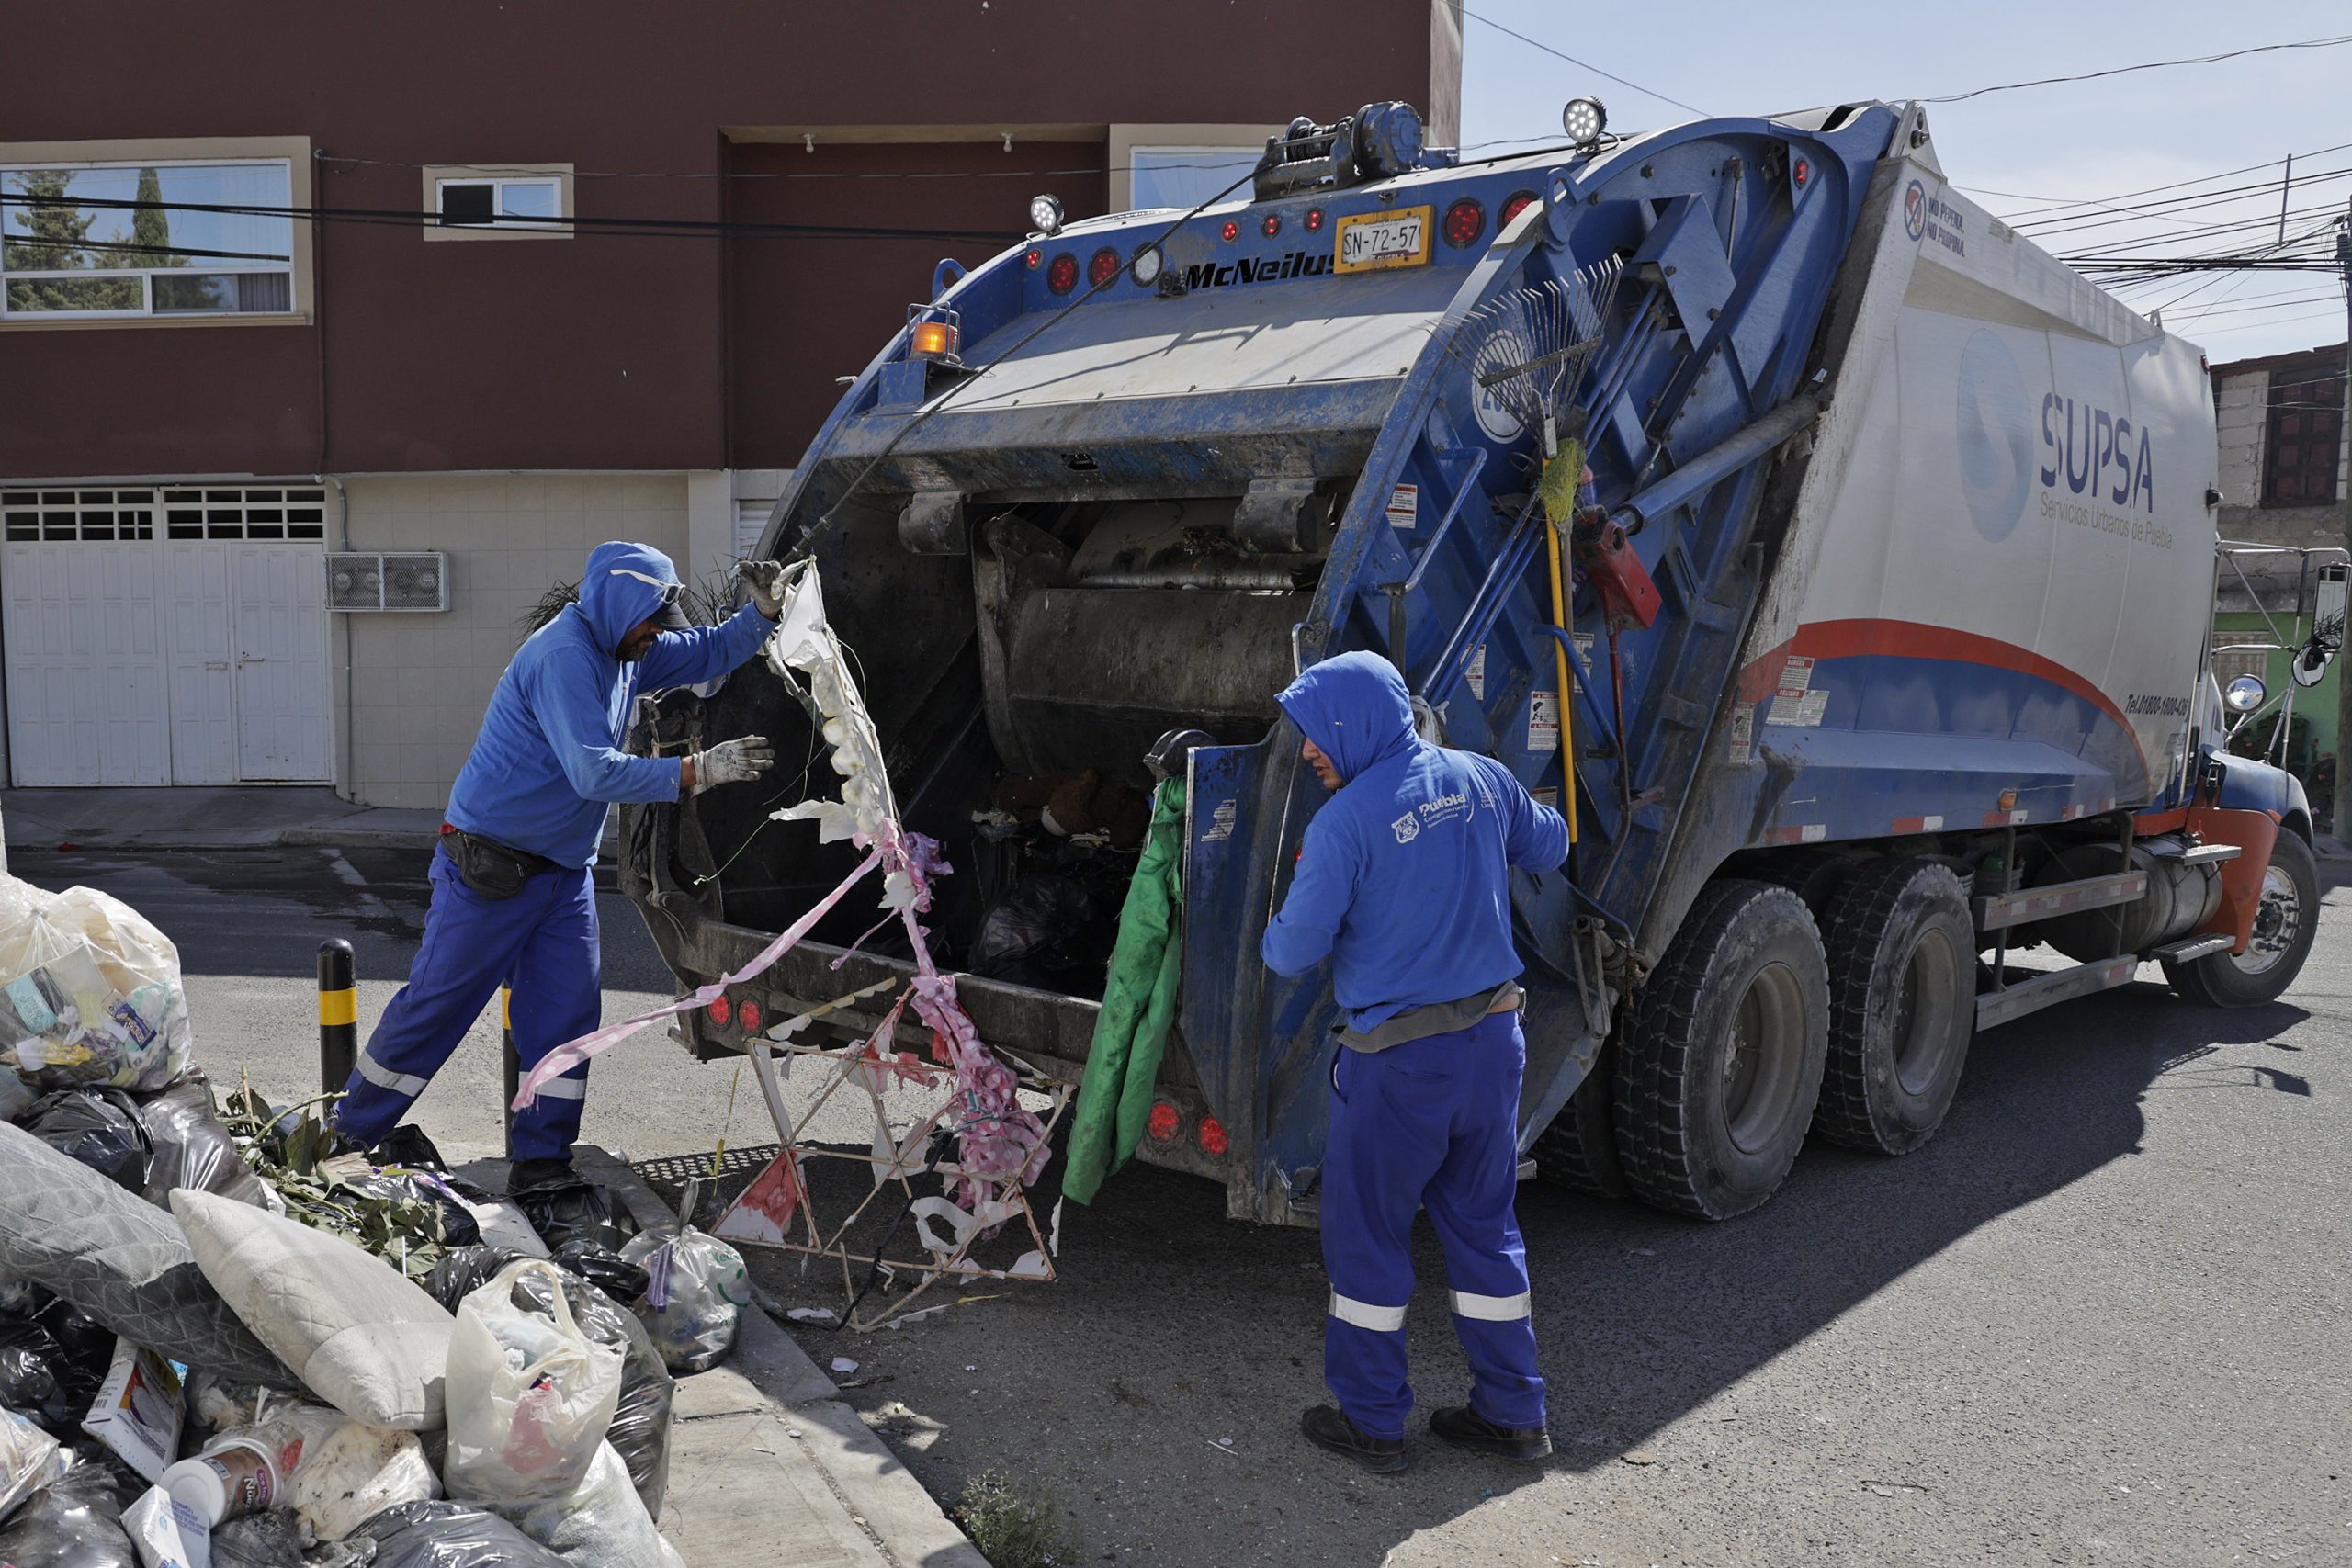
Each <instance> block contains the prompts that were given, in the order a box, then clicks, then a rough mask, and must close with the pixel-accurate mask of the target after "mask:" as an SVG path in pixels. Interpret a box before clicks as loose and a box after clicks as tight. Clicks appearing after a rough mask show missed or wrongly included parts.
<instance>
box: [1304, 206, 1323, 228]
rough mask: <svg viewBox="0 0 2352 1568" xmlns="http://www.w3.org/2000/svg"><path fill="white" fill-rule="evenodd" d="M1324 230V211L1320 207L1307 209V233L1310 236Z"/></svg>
mask: <svg viewBox="0 0 2352 1568" xmlns="http://www.w3.org/2000/svg"><path fill="white" fill-rule="evenodd" d="M1322 228H1323V209H1321V208H1319V207H1310V208H1308V209H1306V231H1307V232H1308V233H1310V234H1314V233H1319V232H1320V231H1322Z"/></svg>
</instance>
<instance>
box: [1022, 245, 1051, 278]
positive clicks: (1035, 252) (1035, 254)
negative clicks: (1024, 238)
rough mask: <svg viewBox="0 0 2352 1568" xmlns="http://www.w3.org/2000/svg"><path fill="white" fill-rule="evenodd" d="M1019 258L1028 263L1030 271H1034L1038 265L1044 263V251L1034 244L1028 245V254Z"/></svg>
mask: <svg viewBox="0 0 2352 1568" xmlns="http://www.w3.org/2000/svg"><path fill="white" fill-rule="evenodd" d="M1021 259H1022V260H1023V262H1025V263H1027V264H1028V266H1029V270H1030V271H1031V272H1035V271H1036V270H1037V268H1038V267H1040V266H1042V265H1045V260H1046V253H1045V252H1043V251H1041V250H1039V249H1037V247H1036V246H1035V245H1032V246H1030V247H1029V254H1027V255H1025V256H1023V257H1022V258H1021Z"/></svg>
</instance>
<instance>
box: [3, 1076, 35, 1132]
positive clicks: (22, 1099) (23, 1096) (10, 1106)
mask: <svg viewBox="0 0 2352 1568" xmlns="http://www.w3.org/2000/svg"><path fill="white" fill-rule="evenodd" d="M38 1099H40V1096H39V1095H37V1094H35V1093H34V1092H33V1091H32V1089H29V1088H28V1087H27V1085H26V1083H25V1080H24V1079H23V1078H22V1077H18V1076H17V1069H16V1068H14V1067H0V1122H14V1121H15V1120H16V1119H17V1117H19V1116H22V1115H23V1114H24V1113H25V1107H26V1106H28V1105H30V1104H31V1103H32V1102H33V1101H34V1100H38Z"/></svg>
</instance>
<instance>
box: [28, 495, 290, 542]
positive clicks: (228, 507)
mask: <svg viewBox="0 0 2352 1568" xmlns="http://www.w3.org/2000/svg"><path fill="white" fill-rule="evenodd" d="M159 511H160V512H161V513H162V514H163V518H162V522H163V533H162V537H164V538H166V539H324V538H325V537H326V536H327V492H326V491H325V490H324V489H322V487H320V486H318V485H265V486H242V485H240V486H234V487H229V488H223V487H220V486H215V485H207V486H202V487H180V486H173V487H169V488H166V489H164V490H162V491H156V490H153V489H141V490H11V491H0V530H5V533H6V539H7V542H8V543H9V544H12V545H31V544H44V545H56V544H92V543H114V542H125V543H128V542H133V541H137V540H141V539H153V538H155V537H157V533H156V513H158V512H159Z"/></svg>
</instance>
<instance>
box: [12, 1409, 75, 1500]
mask: <svg viewBox="0 0 2352 1568" xmlns="http://www.w3.org/2000/svg"><path fill="white" fill-rule="evenodd" d="M73 1463H74V1456H73V1454H72V1452H71V1451H69V1450H65V1449H62V1448H60V1447H59V1446H58V1443H57V1439H56V1438H52V1437H51V1436H50V1435H49V1434H48V1433H47V1432H44V1431H42V1430H41V1429H40V1427H36V1426H34V1425H33V1423H32V1419H31V1417H29V1416H19V1415H17V1413H16V1412H15V1411H13V1410H0V1519H5V1518H6V1517H8V1513H9V1510H10V1509H12V1508H14V1507H16V1506H17V1504H19V1503H22V1502H23V1501H24V1500H25V1499H26V1498H28V1497H29V1496H31V1495H33V1494H34V1493H36V1492H38V1491H40V1489H41V1488H42V1487H44V1486H47V1485H49V1484H50V1483H52V1482H55V1481H58V1480H61V1479H62V1478H63V1477H64V1474H65V1472H66V1471H67V1470H68V1469H69V1468H70V1467H71V1466H72V1465H73Z"/></svg>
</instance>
